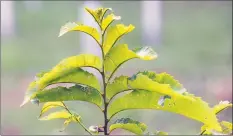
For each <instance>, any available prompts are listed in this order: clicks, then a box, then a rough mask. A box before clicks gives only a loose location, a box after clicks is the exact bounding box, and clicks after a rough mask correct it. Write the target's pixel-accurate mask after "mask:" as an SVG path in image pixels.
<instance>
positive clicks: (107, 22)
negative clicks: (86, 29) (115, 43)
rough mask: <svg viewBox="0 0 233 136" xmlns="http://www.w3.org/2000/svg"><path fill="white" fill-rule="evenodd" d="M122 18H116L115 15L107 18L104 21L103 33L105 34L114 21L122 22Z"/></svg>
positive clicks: (102, 25)
mask: <svg viewBox="0 0 233 136" xmlns="http://www.w3.org/2000/svg"><path fill="white" fill-rule="evenodd" d="M120 19H121V17H120V16H115V15H114V14H110V15H108V16H107V17H106V18H104V19H103V21H102V24H101V28H102V31H103V32H105V31H106V29H107V28H108V26H109V25H110V24H111V23H112V22H113V21H114V20H120Z"/></svg>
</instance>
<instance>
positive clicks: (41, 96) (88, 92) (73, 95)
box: [32, 85, 102, 106]
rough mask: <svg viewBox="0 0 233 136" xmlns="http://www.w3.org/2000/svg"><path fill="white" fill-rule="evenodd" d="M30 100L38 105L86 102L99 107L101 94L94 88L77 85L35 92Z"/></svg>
mask: <svg viewBox="0 0 233 136" xmlns="http://www.w3.org/2000/svg"><path fill="white" fill-rule="evenodd" d="M32 99H34V100H37V101H38V103H43V102H53V101H75V100H78V101H86V102H90V103H93V104H95V105H97V106H101V104H102V97H101V94H100V93H99V92H98V91H97V90H96V89H94V88H91V87H82V86H79V85H75V86H72V87H70V88H66V87H60V86H59V87H56V88H52V89H47V90H43V91H39V92H37V93H36V94H35V95H34V96H33V97H32Z"/></svg>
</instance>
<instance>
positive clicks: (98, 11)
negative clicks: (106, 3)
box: [85, 7, 112, 26]
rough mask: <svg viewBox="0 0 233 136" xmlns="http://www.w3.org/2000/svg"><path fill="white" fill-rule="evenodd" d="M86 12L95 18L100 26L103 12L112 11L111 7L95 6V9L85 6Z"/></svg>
mask: <svg viewBox="0 0 233 136" xmlns="http://www.w3.org/2000/svg"><path fill="white" fill-rule="evenodd" d="M85 9H86V11H87V12H88V13H90V14H91V15H92V17H93V18H94V19H95V21H96V22H97V23H98V24H99V25H100V26H101V22H102V20H103V17H104V15H105V13H106V12H107V11H108V10H110V11H112V9H111V8H97V9H94V10H93V9H90V8H87V7H86V8H85Z"/></svg>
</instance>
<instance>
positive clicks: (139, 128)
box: [109, 118, 147, 135]
mask: <svg viewBox="0 0 233 136" xmlns="http://www.w3.org/2000/svg"><path fill="white" fill-rule="evenodd" d="M118 128H120V129H125V130H128V131H130V132H132V133H135V134H138V135H141V134H143V132H144V131H145V130H146V128H147V126H146V124H144V123H141V122H138V121H135V120H132V119H130V118H121V119H117V120H116V121H115V122H114V123H113V124H112V125H111V126H110V127H109V130H110V132H111V131H113V130H114V129H118Z"/></svg>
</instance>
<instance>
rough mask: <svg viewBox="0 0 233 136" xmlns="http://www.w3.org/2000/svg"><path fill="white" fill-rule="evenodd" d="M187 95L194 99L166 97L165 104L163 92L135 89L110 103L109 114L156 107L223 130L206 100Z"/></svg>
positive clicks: (111, 115) (110, 115)
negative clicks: (161, 101)
mask: <svg viewBox="0 0 233 136" xmlns="http://www.w3.org/2000/svg"><path fill="white" fill-rule="evenodd" d="M144 82H145V81H144ZM185 97H188V98H189V97H191V98H192V99H184V97H180V96H179V95H178V96H177V97H176V98H175V97H170V98H169V97H168V98H166V99H165V100H164V104H163V105H161V104H160V99H161V98H162V99H164V95H163V94H160V93H158V92H152V91H147V90H134V91H132V92H130V93H128V94H126V95H124V96H121V97H119V98H116V99H115V100H114V101H113V102H112V103H111V104H110V105H109V108H108V116H109V117H110V118H112V117H113V116H114V115H115V114H117V113H118V112H120V111H124V110H130V109H155V110H163V111H168V112H173V113H177V114H181V115H183V116H186V117H189V118H191V119H194V120H197V121H200V122H202V123H204V124H206V125H207V126H208V128H211V129H216V130H221V127H220V126H219V123H218V120H217V118H216V116H215V114H214V113H213V110H212V109H211V108H210V107H209V106H208V104H207V103H206V102H204V101H202V100H201V99H200V98H199V97H194V96H192V95H189V94H186V96H185Z"/></svg>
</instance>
